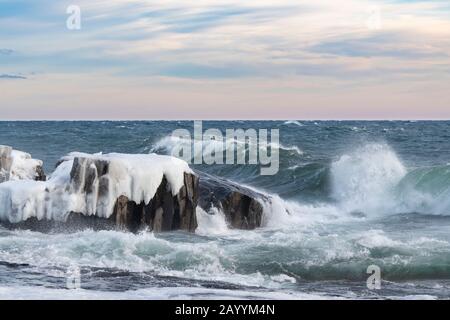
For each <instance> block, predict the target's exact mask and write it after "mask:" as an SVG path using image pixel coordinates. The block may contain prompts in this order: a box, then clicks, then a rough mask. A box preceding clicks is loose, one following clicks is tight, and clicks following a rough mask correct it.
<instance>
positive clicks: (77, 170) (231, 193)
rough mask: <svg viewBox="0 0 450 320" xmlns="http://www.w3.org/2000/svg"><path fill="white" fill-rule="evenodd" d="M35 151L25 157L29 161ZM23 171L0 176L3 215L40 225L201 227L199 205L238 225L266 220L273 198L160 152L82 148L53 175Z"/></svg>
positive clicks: (5, 154) (17, 224) (11, 222)
mask: <svg viewBox="0 0 450 320" xmlns="http://www.w3.org/2000/svg"><path fill="white" fill-rule="evenodd" d="M12 151H13V150H12V149H9V150H7V149H1V153H0V155H2V156H1V159H2V160H1V161H2V168H6V169H8V168H9V169H8V172H11V171H10V168H11V167H13V166H12V165H11V164H12V163H13V161H11V158H14V159H15V158H16V155H14V152H12ZM11 154H13V155H14V157H11ZM22 154H23V153H22ZM25 155H26V154H25ZM28 156H29V155H28ZM28 156H23V157H22V158H20V159H25V160H26V161H29V160H30V159H31V157H28ZM31 160H32V159H31ZM34 161H37V160H34ZM35 164H39V165H40V166H41V165H42V162H35ZM30 167H31V165H30ZM5 171H6V170H5ZM17 176H18V175H17V173H15V177H17ZM22 177H26V178H25V179H22V180H20V179H8V181H5V182H3V183H0V223H2V224H3V225H5V226H8V227H12V228H21V227H24V228H27V229H33V230H39V231H46V230H54V229H55V228H61V229H63V230H67V229H80V228H85V227H89V228H93V229H109V228H111V229H112V228H114V229H117V228H119V229H123V230H129V231H133V232H134V231H138V230H142V229H148V230H152V231H155V232H159V231H172V230H184V231H189V232H194V231H195V230H196V228H197V224H198V223H197V215H196V209H197V205H200V206H201V208H203V209H204V211H206V212H210V211H211V210H209V209H211V207H215V208H217V209H219V210H220V211H221V212H223V213H224V215H225V217H226V220H227V223H228V225H229V226H231V227H233V228H238V229H254V228H257V227H260V226H261V224H262V220H263V206H262V203H263V202H264V201H265V200H267V199H265V196H264V195H262V194H260V193H258V192H256V191H253V190H251V189H250V188H245V187H242V186H239V185H237V184H235V183H232V182H230V181H228V180H225V179H221V178H218V177H213V176H211V175H208V174H205V173H201V172H196V173H194V172H193V171H192V170H191V169H190V168H189V166H188V164H187V163H186V162H185V161H183V160H180V159H177V158H174V157H170V156H163V155H156V154H146V155H133V154H119V153H111V154H85V153H77V152H75V153H71V154H69V155H67V156H65V157H63V158H62V159H61V160H60V161H59V162H58V165H57V167H56V169H55V171H54V172H53V173H52V174H51V176H50V177H49V179H48V180H46V181H35V180H31V179H30V178H29V177H30V176H26V175H22Z"/></svg>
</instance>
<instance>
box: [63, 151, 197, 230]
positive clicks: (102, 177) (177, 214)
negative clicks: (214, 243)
mask: <svg viewBox="0 0 450 320" xmlns="http://www.w3.org/2000/svg"><path fill="white" fill-rule="evenodd" d="M86 168H88V169H87V170H86ZM108 174H109V163H108V161H105V160H98V159H89V158H79V157H77V158H75V159H74V162H73V166H72V170H71V173H70V178H71V185H72V186H73V187H74V188H75V189H81V190H82V192H84V193H85V194H86V197H90V196H95V197H96V198H101V197H103V196H106V194H107V193H108V192H109V190H108V185H109V184H108V178H107V175H108ZM95 181H98V187H95V184H94V182H95ZM198 181H199V178H198V177H197V176H196V175H195V174H192V173H184V183H183V186H182V187H181V189H180V190H179V191H178V193H177V194H176V195H173V193H172V190H171V187H170V185H169V183H168V181H167V179H166V177H165V176H164V177H163V179H162V181H161V184H160V185H159V187H158V189H157V191H156V194H155V195H154V196H153V198H152V199H151V200H150V202H149V203H147V204H146V203H145V202H141V203H136V202H134V201H132V200H130V199H129V198H128V197H126V196H124V195H121V196H119V198H118V199H117V200H116V202H115V206H114V209H113V213H112V214H111V215H110V216H109V218H107V219H106V220H108V221H106V225H110V226H116V227H117V228H119V229H123V230H129V231H132V232H136V231H139V230H143V229H148V230H151V231H155V232H161V231H172V230H183V231H188V232H194V231H195V229H196V228H197V218H196V211H195V209H196V207H197V199H198V193H197V190H198ZM93 193H97V194H93ZM75 216H78V218H75ZM81 216H82V215H80V214H78V213H72V214H71V217H70V219H72V220H74V219H75V220H79V219H80V217H81ZM85 218H86V219H89V218H90V217H89V216H86V217H85Z"/></svg>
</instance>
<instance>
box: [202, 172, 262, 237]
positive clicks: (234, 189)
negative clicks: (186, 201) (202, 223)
mask: <svg viewBox="0 0 450 320" xmlns="http://www.w3.org/2000/svg"><path fill="white" fill-rule="evenodd" d="M198 174H199V175H200V176H201V178H200V188H199V193H200V200H199V206H200V207H202V209H204V210H205V211H208V210H209V208H211V207H216V208H218V209H220V210H222V212H223V213H224V214H225V217H226V220H227V223H228V224H229V225H230V226H231V227H233V228H236V229H245V230H251V229H255V228H258V227H261V225H262V222H263V213H264V209H263V206H262V204H261V203H262V202H266V201H268V198H267V197H266V196H265V195H263V194H261V193H259V192H256V191H254V190H251V189H249V188H245V187H242V186H240V185H238V184H236V183H233V182H231V181H228V180H225V179H222V178H219V177H215V176H212V175H209V174H206V173H198Z"/></svg>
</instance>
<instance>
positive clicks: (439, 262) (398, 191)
mask: <svg viewBox="0 0 450 320" xmlns="http://www.w3.org/2000/svg"><path fill="white" fill-rule="evenodd" d="M203 127H204V129H208V128H219V129H221V130H223V131H225V128H230V129H232V128H243V129H247V128H255V129H258V128H266V129H272V128H274V129H280V136H281V143H280V145H281V158H280V161H281V164H280V172H279V173H278V174H277V175H276V176H261V175H259V168H258V167H257V166H249V165H245V166H243V165H239V166H238V165H236V166H230V165H222V166H220V165H213V166H206V165H200V166H197V168H198V169H200V170H204V171H207V172H210V173H213V174H216V175H220V176H223V177H226V178H228V179H231V180H233V181H236V182H239V183H242V184H245V185H248V186H251V187H253V188H256V189H258V190H263V191H264V192H267V193H269V194H271V195H273V196H274V197H275V201H274V203H273V205H272V207H271V208H270V212H269V213H268V216H267V219H266V225H265V226H264V227H263V228H261V229H258V230H256V231H238V230H230V229H228V228H227V226H226V224H225V222H224V220H223V218H222V217H221V216H220V215H217V216H209V215H206V214H204V213H202V212H199V222H200V226H199V229H198V230H197V233H196V234H194V235H193V234H186V233H182V232H173V233H165V234H158V235H154V234H152V233H142V234H131V233H121V232H113V231H101V232H94V231H90V230H86V231H83V232H78V233H71V234H61V233H60V234H57V233H55V234H41V233H35V232H30V231H9V230H5V229H2V228H0V298H1V297H6V298H8V297H10V298H11V297H12V298H14V297H17V298H42V297H44V298H71V297H75V298H92V297H95V298H223V297H227V298H282V299H284V298H294V299H296V298H364V299H366V298H367V299H375V298H406V299H411V298H450V143H449V139H450V122H397V121H394V122H359V121H352V122H338V121H329V122H309V121H308V122H303V121H287V122H283V121H274V122H255V121H234V122H222V121H220V122H204V123H203ZM178 128H187V129H189V130H193V122H189V121H183V122H159V121H155V122H133V121H127V122H107V121H105V122H0V144H6V145H11V146H13V147H14V148H16V149H19V150H24V151H27V152H29V153H31V154H32V155H33V157H35V158H38V159H42V160H44V163H45V169H46V172H48V173H50V172H51V171H52V170H53V168H54V165H55V163H56V162H57V160H58V159H59V157H61V156H62V155H64V154H66V153H68V152H71V151H82V152H89V153H95V152H100V151H102V152H124V153H148V152H157V153H170V151H171V149H172V148H173V147H174V146H176V144H177V143H178V142H177V141H175V140H173V139H170V138H168V136H169V135H170V134H171V132H172V130H174V129H178ZM286 211H287V212H289V213H290V214H286ZM373 264H375V265H378V266H379V267H380V268H381V272H382V279H383V282H382V289H381V290H376V291H373V290H369V289H368V288H367V286H366V279H367V277H368V276H369V275H368V274H366V269H367V267H368V266H369V265H373ZM71 266H79V267H80V269H81V287H82V289H81V290H67V289H66V278H67V273H66V271H67V269H68V267H71Z"/></svg>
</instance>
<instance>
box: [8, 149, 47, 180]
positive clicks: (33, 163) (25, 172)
mask: <svg viewBox="0 0 450 320" xmlns="http://www.w3.org/2000/svg"><path fill="white" fill-rule="evenodd" d="M0 153H2V154H5V155H8V157H9V158H11V167H10V168H2V167H1V166H0V181H3V180H12V181H17V180H24V179H30V180H33V179H34V178H35V176H36V167H39V166H42V161H41V160H37V159H33V158H31V155H30V154H28V153H26V152H22V151H18V150H14V149H12V148H11V147H7V146H1V145H0Z"/></svg>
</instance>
